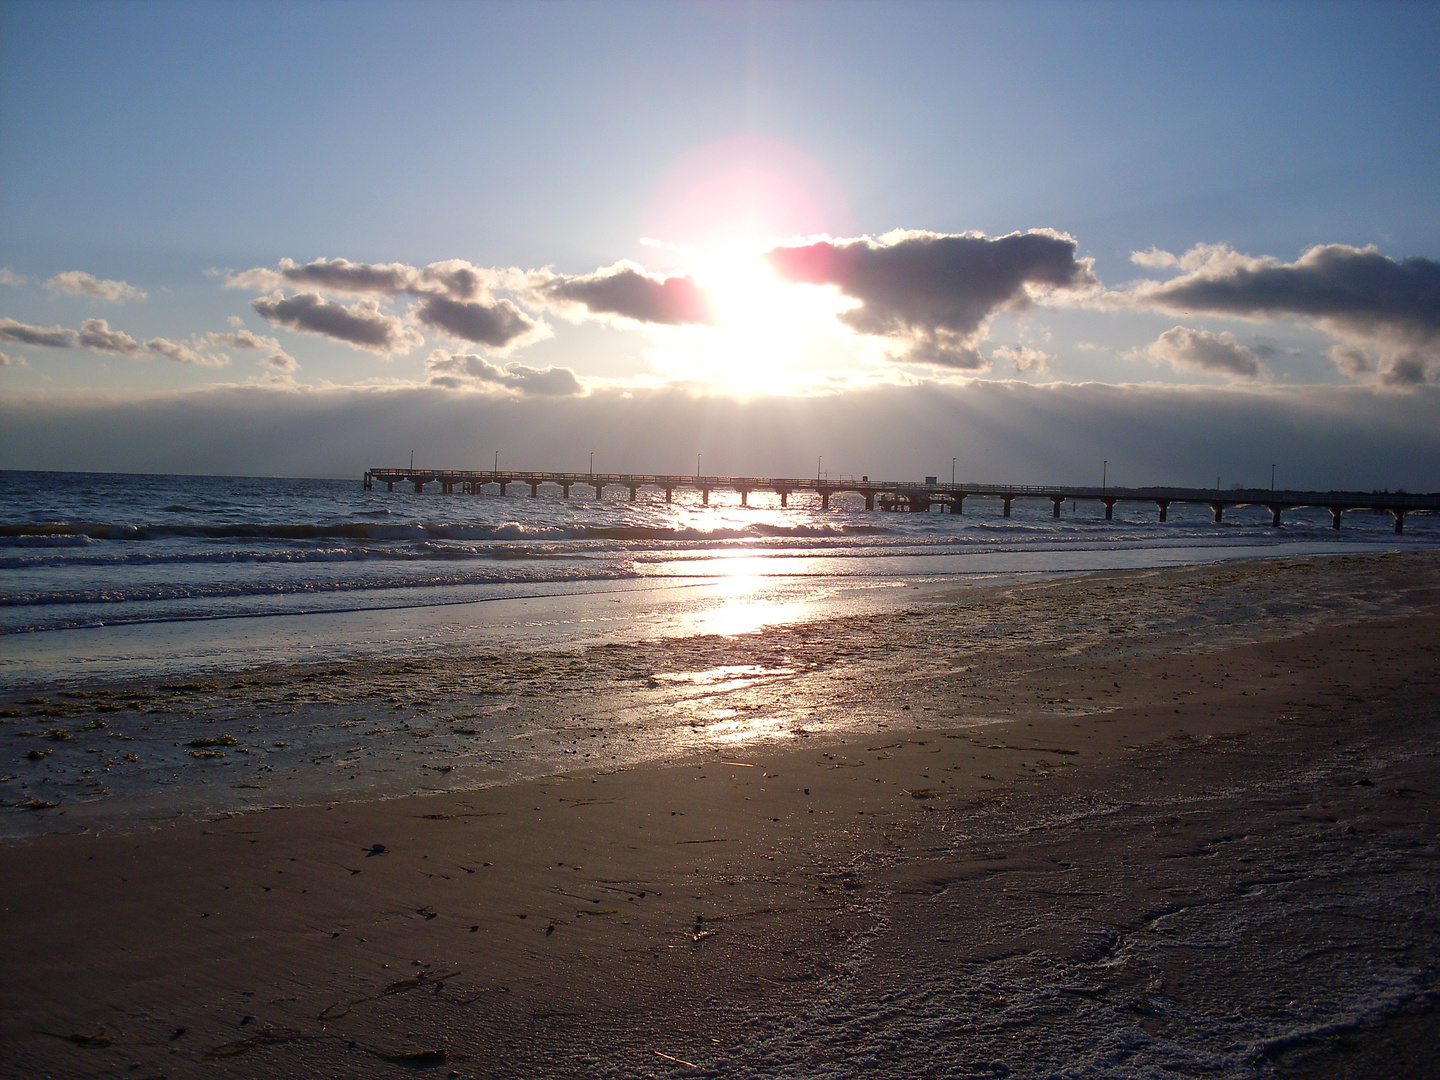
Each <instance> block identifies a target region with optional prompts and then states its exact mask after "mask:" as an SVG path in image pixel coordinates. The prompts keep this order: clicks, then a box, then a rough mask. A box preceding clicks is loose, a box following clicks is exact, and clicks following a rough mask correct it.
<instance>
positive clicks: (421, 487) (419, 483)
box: [415, 480, 425, 495]
mask: <svg viewBox="0 0 1440 1080" xmlns="http://www.w3.org/2000/svg"><path fill="white" fill-rule="evenodd" d="M415 494H416V495H423V494H425V481H424V480H416V481H415Z"/></svg>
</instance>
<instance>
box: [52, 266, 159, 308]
mask: <svg viewBox="0 0 1440 1080" xmlns="http://www.w3.org/2000/svg"><path fill="white" fill-rule="evenodd" d="M45 288H47V289H49V290H50V291H51V292H63V293H69V294H70V295H71V296H93V297H95V298H96V299H98V300H109V301H111V302H112V303H119V302H120V301H122V300H144V299H145V292H144V291H143V290H142V289H137V288H135V286H134V285H130V284H127V283H126V282H123V281H109V280H105V279H103V278H97V277H96V276H95V275H94V274H87V273H85V271H83V270H66V271H65V272H64V273H61V274H56V275H55V276H54V277H52V278H50V279H49V280H48V281H46V282H45Z"/></svg>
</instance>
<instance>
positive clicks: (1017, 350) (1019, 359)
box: [990, 345, 1050, 373]
mask: <svg viewBox="0 0 1440 1080" xmlns="http://www.w3.org/2000/svg"><path fill="white" fill-rule="evenodd" d="M990 359H992V360H1010V361H1013V362H1014V364H1015V370H1016V371H1021V372H1026V371H1033V372H1037V373H1038V372H1043V371H1049V370H1050V357H1049V356H1048V355H1047V354H1046V353H1043V352H1041V351H1040V350H1039V349H1030V348H1027V347H1026V346H1024V345H1014V346H1010V345H1001V346H1000V347H999V348H998V349H996V350H995V351H994V352H993V353H991V354H990Z"/></svg>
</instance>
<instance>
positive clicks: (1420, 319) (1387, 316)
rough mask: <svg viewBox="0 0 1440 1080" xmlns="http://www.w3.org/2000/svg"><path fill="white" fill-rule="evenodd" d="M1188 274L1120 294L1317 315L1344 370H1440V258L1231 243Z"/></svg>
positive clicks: (1439, 373)
mask: <svg viewBox="0 0 1440 1080" xmlns="http://www.w3.org/2000/svg"><path fill="white" fill-rule="evenodd" d="M1180 266H1181V268H1182V269H1184V270H1185V271H1186V272H1185V273H1183V274H1182V275H1181V276H1179V277H1176V278H1172V279H1170V280H1169V281H1164V282H1147V283H1144V284H1141V285H1139V286H1137V287H1136V288H1135V289H1133V290H1131V291H1130V292H1128V293H1124V294H1119V297H1120V300H1121V302H1123V303H1128V304H1131V305H1136V306H1142V307H1150V308H1158V309H1160V310H1164V311H1177V312H1205V313H1208V314H1215V315H1232V316H1236V317H1239V318H1244V319H1273V318H1282V317H1287V316H1293V317H1299V318H1305V319H1310V320H1312V321H1313V322H1314V323H1315V325H1316V326H1318V327H1319V328H1320V329H1321V330H1323V331H1325V332H1326V333H1327V334H1329V335H1330V336H1331V337H1333V338H1335V339H1337V341H1338V342H1339V344H1340V345H1341V346H1342V348H1341V350H1340V351H1339V352H1335V351H1332V354H1331V355H1332V357H1333V358H1334V359H1335V361H1336V364H1337V367H1339V369H1340V371H1341V372H1343V373H1344V374H1346V375H1349V376H1350V377H1351V378H1370V379H1375V380H1378V381H1380V382H1383V383H1388V384H1391V385H1396V386H1414V385H1417V384H1420V383H1423V382H1433V381H1435V380H1436V379H1437V377H1440V262H1436V261H1434V260H1431V259H1422V258H1409V259H1403V260H1396V259H1391V258H1389V257H1388V256H1386V255H1382V254H1381V253H1380V252H1379V250H1377V249H1376V248H1375V247H1373V246H1371V247H1364V248H1357V247H1350V246H1348V245H1345V244H1322V245H1317V246H1315V247H1312V248H1310V249H1309V250H1308V251H1306V252H1305V253H1304V254H1303V255H1301V256H1300V258H1299V259H1297V260H1295V261H1294V262H1290V263H1286V262H1281V261H1280V260H1279V259H1275V258H1272V257H1268V256H1267V257H1263V258H1252V257H1250V256H1247V255H1241V254H1239V253H1238V252H1236V251H1234V250H1232V249H1231V248H1229V247H1226V246H1225V245H1223V244H1216V245H1202V246H1200V247H1196V248H1192V249H1191V250H1190V251H1188V252H1186V254H1185V256H1184V257H1183V258H1182V259H1181V260H1180Z"/></svg>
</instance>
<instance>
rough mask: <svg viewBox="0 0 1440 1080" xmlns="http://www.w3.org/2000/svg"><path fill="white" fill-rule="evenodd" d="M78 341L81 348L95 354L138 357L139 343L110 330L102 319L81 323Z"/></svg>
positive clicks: (124, 334) (123, 334) (119, 332)
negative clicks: (107, 353)
mask: <svg viewBox="0 0 1440 1080" xmlns="http://www.w3.org/2000/svg"><path fill="white" fill-rule="evenodd" d="M79 340H80V344H81V346H82V347H84V348H86V349H94V350H95V351H96V352H110V353H120V354H121V355H122V356H139V355H140V343H139V342H138V341H136V340H135V339H134V338H132V337H131V336H130V335H129V334H126V333H124V332H123V331H120V330H111V329H110V324H109V323H108V322H106V321H105V320H104V319H86V320H85V321H84V322H83V323H81V324H80V335H79Z"/></svg>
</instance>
